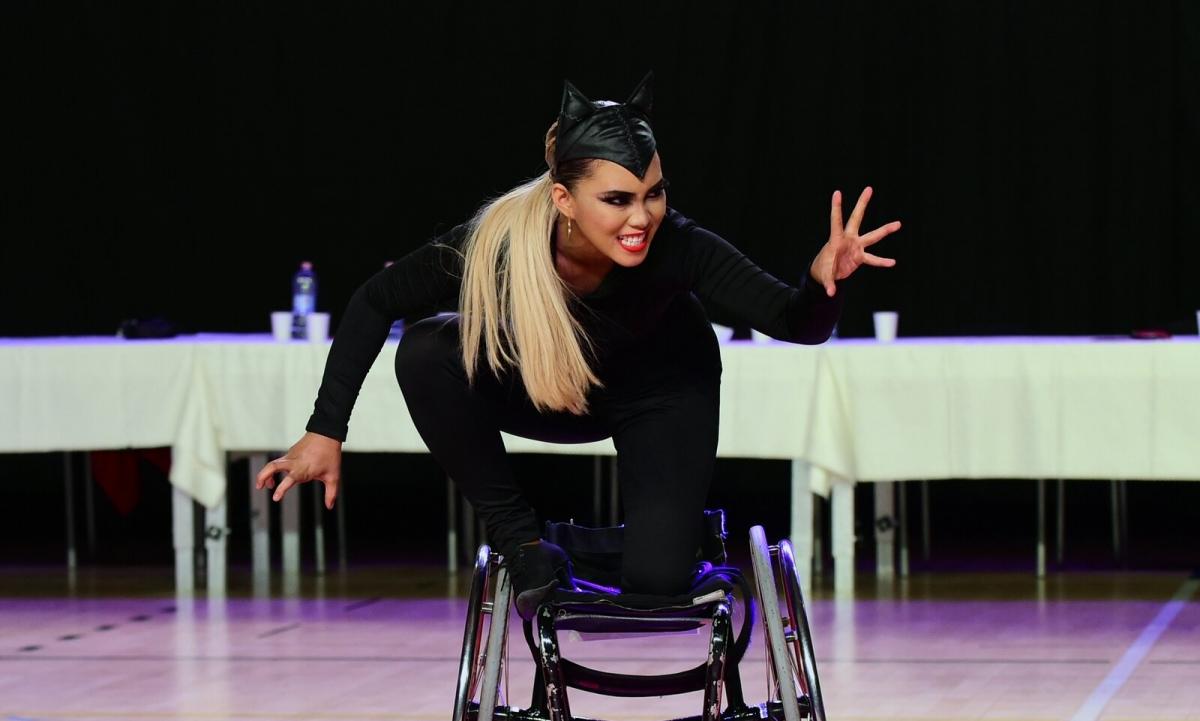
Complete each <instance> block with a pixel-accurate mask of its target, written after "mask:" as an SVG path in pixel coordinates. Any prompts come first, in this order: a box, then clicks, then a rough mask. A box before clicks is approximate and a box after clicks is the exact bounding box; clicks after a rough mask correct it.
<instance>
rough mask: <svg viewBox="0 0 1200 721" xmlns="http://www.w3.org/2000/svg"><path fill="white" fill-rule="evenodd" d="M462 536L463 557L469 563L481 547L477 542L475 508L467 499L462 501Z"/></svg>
mask: <svg viewBox="0 0 1200 721" xmlns="http://www.w3.org/2000/svg"><path fill="white" fill-rule="evenodd" d="M462 534H463V555H464V557H465V558H466V559H467V560H468V561H469V560H470V559H472V558H474V557H475V550H476V549H477V548H479V546H477V545H476V541H475V507H474V506H472V505H471V502H470V501H468V500H467V499H466V498H463V499H462Z"/></svg>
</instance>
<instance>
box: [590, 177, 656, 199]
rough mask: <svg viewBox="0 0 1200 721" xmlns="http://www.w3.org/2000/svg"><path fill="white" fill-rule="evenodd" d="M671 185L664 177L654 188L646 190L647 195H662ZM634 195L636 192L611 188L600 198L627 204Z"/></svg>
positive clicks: (650, 196)
mask: <svg viewBox="0 0 1200 721" xmlns="http://www.w3.org/2000/svg"><path fill="white" fill-rule="evenodd" d="M670 185H671V184H670V183H669V182H668V181H667V179H666V178H663V179H662V180H660V181H658V183H656V184H655V186H654V187H653V188H651V189H650V190H648V191H647V192H646V197H647V198H658V197H661V196H662V195H663V193H665V192H667V188H668V187H670ZM634 195H635V194H634V193H628V192H626V191H624V190H610V191H608V192H606V193H603V194H601V196H600V200H603V201H604V202H605V203H608V204H609V205H627V204H628V203H629V202H630V201H631V200H632V199H633V196H634Z"/></svg>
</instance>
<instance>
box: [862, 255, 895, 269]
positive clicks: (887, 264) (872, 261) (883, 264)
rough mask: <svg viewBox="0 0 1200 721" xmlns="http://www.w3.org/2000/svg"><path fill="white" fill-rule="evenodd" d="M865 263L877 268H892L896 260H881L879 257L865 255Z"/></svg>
mask: <svg viewBox="0 0 1200 721" xmlns="http://www.w3.org/2000/svg"><path fill="white" fill-rule="evenodd" d="M863 262H864V263H866V264H867V265H873V266H875V267H876V268H891V267H892V266H893V265H895V264H896V259H895V258H881V257H879V256H878V255H872V254H871V253H863Z"/></svg>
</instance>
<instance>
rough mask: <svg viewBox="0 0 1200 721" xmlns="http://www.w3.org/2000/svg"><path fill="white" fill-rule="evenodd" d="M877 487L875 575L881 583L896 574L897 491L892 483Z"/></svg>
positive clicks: (883, 483) (877, 484)
mask: <svg viewBox="0 0 1200 721" xmlns="http://www.w3.org/2000/svg"><path fill="white" fill-rule="evenodd" d="M874 486H875V575H876V576H877V577H878V578H879V580H881V581H886V580H891V578H892V577H893V576H895V574H896V543H895V541H896V489H895V486H894V484H893V483H891V482H876V483H875V484H874Z"/></svg>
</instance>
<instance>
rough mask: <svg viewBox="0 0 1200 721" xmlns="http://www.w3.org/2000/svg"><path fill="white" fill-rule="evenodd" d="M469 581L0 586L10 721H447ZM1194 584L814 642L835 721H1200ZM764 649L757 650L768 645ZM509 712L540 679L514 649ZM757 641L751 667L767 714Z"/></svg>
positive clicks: (1105, 588) (25, 582) (664, 658)
mask: <svg viewBox="0 0 1200 721" xmlns="http://www.w3.org/2000/svg"><path fill="white" fill-rule="evenodd" d="M464 575H465V574H460V575H459V577H457V578H453V577H449V576H447V575H446V574H445V573H444V572H441V571H439V570H437V569H434V568H429V567H423V568H412V567H388V568H382V567H376V568H366V569H356V570H354V571H352V572H349V573H345V574H330V575H328V576H326V577H323V578H316V577H312V576H306V577H304V578H302V579H301V582H300V583H299V586H298V587H296V588H292V589H286V590H288V591H291V592H292V593H284V591H285V589H282V588H279V587H278V586H279V582H278V580H276V586H277V587H275V588H272V589H271V590H270V592H269V593H267V594H263V595H260V596H259V597H255V596H254V594H253V592H252V590H251V589H252V588H253V584H252V583H251V582H250V579H249V578H247V577H245V576H239V575H236V574H235V575H234V576H233V577H232V579H231V588H232V589H233V590H232V591H231V592H230V594H229V597H228V599H227V600H223V601H217V600H210V599H205V598H204V597H203V596H199V597H197V598H195V599H178V598H175V597H174V596H173V595H172V594H171V592H170V584H171V571H170V569H135V570H129V571H122V570H118V569H100V570H96V569H92V570H82V571H80V572H79V574H78V575H76V576H75V578H74V579H70V578H68V577H67V576H66V574H65V573H64V572H63V571H61V570H57V569H44V570H30V569H12V568H9V569H0V718H4V719H10V720H15V719H67V718H69V719H106V720H111V719H116V718H122V719H168V718H169V719H345V720H351V719H400V720H409V719H446V718H448V717H449V715H450V706H451V700H452V695H453V689H454V677H455V674H456V671H457V664H458V660H457V658H458V652H459V644H460V643H461V633H462V623H463V617H464V601H463V598H462V596H463V591H464V588H463V583H464V581H465V580H466V579H464V578H463V576H464ZM1197 583H1198V582H1197V581H1194V580H1191V581H1189V580H1188V579H1187V578H1185V577H1183V576H1182V575H1180V574H1128V573H1127V574H1116V573H1111V574H1109V573H1106V574H1063V575H1058V576H1052V577H1050V578H1048V579H1046V580H1045V581H1043V582H1038V581H1036V580H1034V579H1033V578H1032V577H1030V576H1026V575H1016V574H978V575H949V574H938V575H918V576H913V577H910V578H908V579H907V580H903V581H897V582H896V583H890V584H887V585H886V586H881V585H876V583H875V580H874V579H873V578H871V577H869V576H860V577H859V579H858V592H857V594H856V596H855V598H852V599H850V598H847V599H837V598H834V597H833V596H832V594H831V593H830V592H829V591H828V589H825V588H823V587H821V586H820V585H818V589H817V591H816V592H815V594H814V595H815V600H814V601H812V603H811V609H810V621H811V625H812V629H813V633H814V635H815V638H816V644H817V655H818V663H819V667H820V671H821V681H822V685H823V687H824V691H825V703H826V709H827V711H828V713H829V716H830V718H831V719H835V720H837V721H847V720H850V719H1003V720H1010V721H1017V720H1022V721H1024V720H1032V719H1081V720H1082V719H1095V718H1101V719H1114V720H1115V719H1200V683H1198V682H1197V679H1200V603H1197V602H1196V600H1195V599H1196V595H1195V591H1196V585H1197ZM756 631H758V629H756ZM705 642H706V637H705V636H702V635H685V636H678V635H675V636H668V637H655V638H651V639H647V638H638V639H620V640H613V641H605V642H598V641H590V640H581V639H572V638H566V637H564V653H565V654H566V656H567V657H569V658H575V659H577V660H584V661H589V662H590V665H595V666H598V667H601V668H606V669H611V670H615V671H622V672H626V673H639V672H643V673H663V672H668V671H672V670H680V669H683V668H685V667H688V666H690V665H694V664H695V663H697V662H698V661H699V659H700V658H701V657H702V654H703V650H704V646H705ZM512 654H513V658H514V659H516V661H515V662H514V664H513V669H512V674H511V676H510V686H511V689H512V696H513V702H514V703H516V704H518V705H523V704H524V703H526V702H527V699H528V694H529V689H530V685H531V683H532V670H533V666H532V663H531V662H530V661H529V660H528V656H527V652H526V650H525V649H524V646H523V643H522V641H521V640H520V635H519V633H514V634H513V646H512ZM762 654H763V651H762V644H761V639H758V638H756V640H755V643H754V645H752V647H751V651H750V655H749V658H748V659H747V660H746V661H745V662H743V680H744V683H745V686H746V695H747V698H748V700H750V701H754V702H757V701H760V700H762V699H763V697H764V694H765V686H766V684H765V678H764V671H763V668H764V665H763V656H762ZM571 700H572V710H573V711H574V712H576V713H578V714H580V715H583V716H589V717H593V718H604V719H614V720H617V719H629V720H633V719H666V718H673V717H676V716H683V715H693V714H697V713H699V708H698V704H699V701H700V699H699V695H698V694H695V695H687V696H679V697H669V698H663V699H641V700H638V699H609V698H603V697H599V696H593V695H590V694H585V693H582V692H577V691H572V693H571Z"/></svg>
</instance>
